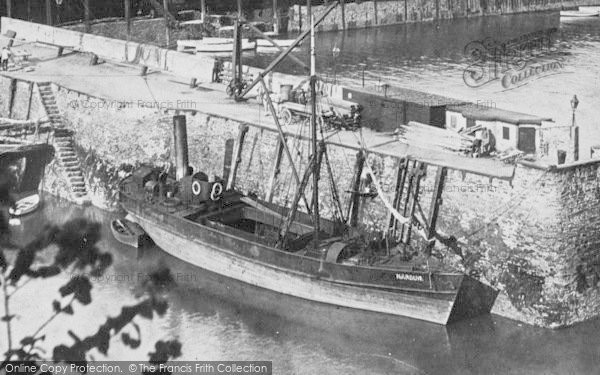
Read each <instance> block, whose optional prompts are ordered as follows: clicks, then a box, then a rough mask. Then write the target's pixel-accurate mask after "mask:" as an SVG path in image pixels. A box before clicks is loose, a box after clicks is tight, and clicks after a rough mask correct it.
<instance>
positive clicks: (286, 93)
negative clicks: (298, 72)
mask: <svg viewBox="0 0 600 375" xmlns="http://www.w3.org/2000/svg"><path fill="white" fill-rule="evenodd" d="M292 87H293V86H292V85H280V86H279V98H280V99H281V100H290V93H291V92H292Z"/></svg>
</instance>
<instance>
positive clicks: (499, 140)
mask: <svg viewBox="0 0 600 375" xmlns="http://www.w3.org/2000/svg"><path fill="white" fill-rule="evenodd" d="M546 121H552V119H549V118H542V117H537V116H532V115H527V114H524V113H518V112H512V111H505V110H503V109H499V108H495V107H490V106H483V105H478V104H474V103H469V104H461V105H452V106H448V107H447V108H446V128H448V129H451V130H454V131H457V132H458V131H461V130H463V129H469V128H472V127H476V126H479V125H481V126H482V127H484V128H486V129H488V130H489V131H490V133H491V134H492V136H493V137H494V141H495V145H496V150H498V151H500V152H502V151H506V150H508V149H511V148H512V149H517V150H521V151H523V152H525V153H527V154H535V153H537V152H538V151H539V147H540V129H541V126H542V122H546Z"/></svg>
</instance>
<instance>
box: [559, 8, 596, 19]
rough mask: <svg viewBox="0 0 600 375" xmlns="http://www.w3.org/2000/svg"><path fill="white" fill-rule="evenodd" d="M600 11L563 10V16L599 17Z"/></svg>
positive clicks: (561, 15)
mask: <svg viewBox="0 0 600 375" xmlns="http://www.w3.org/2000/svg"><path fill="white" fill-rule="evenodd" d="M599 15H600V12H598V11H597V10H593V11H582V10H561V11H560V17H561V18H587V17H598V16H599Z"/></svg>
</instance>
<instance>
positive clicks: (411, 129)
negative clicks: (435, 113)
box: [394, 121, 475, 154]
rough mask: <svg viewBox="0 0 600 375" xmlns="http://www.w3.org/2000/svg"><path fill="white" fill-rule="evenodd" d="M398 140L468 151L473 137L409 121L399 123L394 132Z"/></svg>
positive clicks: (457, 151)
mask: <svg viewBox="0 0 600 375" xmlns="http://www.w3.org/2000/svg"><path fill="white" fill-rule="evenodd" d="M394 134H395V136H396V139H397V140H398V141H399V142H402V143H406V144H409V145H411V146H414V147H420V148H425V149H432V150H440V151H445V152H454V153H461V154H464V153H468V152H470V151H471V150H472V149H473V141H474V140H475V137H473V136H471V135H467V134H460V133H457V132H455V131H452V130H448V129H444V128H438V127H435V126H432V125H427V124H422V123H419V122H415V121H411V122H409V123H408V124H407V125H400V127H399V128H398V129H396V131H395V132H394Z"/></svg>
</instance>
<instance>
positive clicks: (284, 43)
mask: <svg viewBox="0 0 600 375" xmlns="http://www.w3.org/2000/svg"><path fill="white" fill-rule="evenodd" d="M273 41H274V42H275V43H277V45H278V46H279V47H282V48H286V47H289V46H291V45H292V44H294V42H295V41H296V40H295V39H273ZM256 46H257V47H258V48H269V49H271V48H274V49H277V47H275V46H274V45H272V44H271V42H269V41H268V40H266V39H257V40H256Z"/></svg>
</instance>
